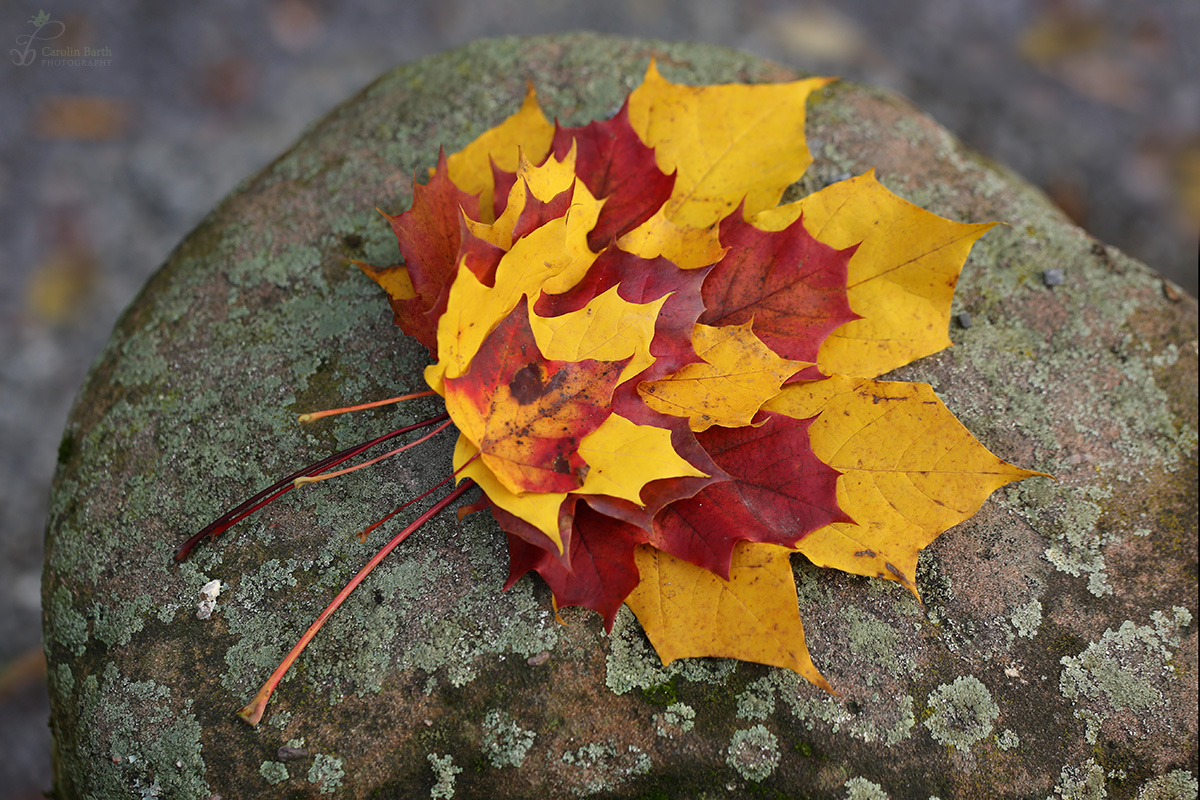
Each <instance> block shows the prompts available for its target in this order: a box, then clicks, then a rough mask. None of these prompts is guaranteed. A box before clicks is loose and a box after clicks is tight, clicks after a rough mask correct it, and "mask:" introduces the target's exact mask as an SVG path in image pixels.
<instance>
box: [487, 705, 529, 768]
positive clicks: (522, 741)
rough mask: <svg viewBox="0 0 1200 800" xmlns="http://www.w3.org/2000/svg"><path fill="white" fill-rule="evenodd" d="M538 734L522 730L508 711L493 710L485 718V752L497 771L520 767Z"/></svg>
mask: <svg viewBox="0 0 1200 800" xmlns="http://www.w3.org/2000/svg"><path fill="white" fill-rule="evenodd" d="M536 738H537V733H535V732H534V731H531V730H526V729H525V728H522V727H521V726H520V724H518V723H517V720H516V719H515V718H514V717H513V716H512V714H509V713H508V712H507V711H504V710H503V709H499V708H493V709H492V710H491V711H489V712H488V713H487V716H486V717H484V718H483V736H482V742H483V752H484V754H485V755H487V758H488V763H490V764H491V765H492V766H493V767H495V768H496V769H502V768H503V767H519V766H521V765H522V764H524V763H525V756H526V754H528V753H529V749H530V748H531V747H533V741H534V739H536Z"/></svg>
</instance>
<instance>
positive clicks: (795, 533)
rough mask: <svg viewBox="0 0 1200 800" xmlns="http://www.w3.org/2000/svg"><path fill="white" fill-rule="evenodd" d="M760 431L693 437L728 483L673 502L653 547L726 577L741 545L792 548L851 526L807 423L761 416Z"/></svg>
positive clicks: (716, 430)
mask: <svg viewBox="0 0 1200 800" xmlns="http://www.w3.org/2000/svg"><path fill="white" fill-rule="evenodd" d="M764 415H765V416H766V417H767V419H766V421H765V422H763V424H762V425H760V426H759V427H753V426H747V427H744V428H720V427H712V428H709V429H708V430H706V431H704V432H703V433H700V434H697V437H696V438H697V439H698V440H699V442H700V445H701V446H702V447H703V448H704V449H705V451H706V452H707V453H708V454H709V455H710V456H712V459H713V461H715V462H716V463H717V465H718V466H719V467H721V469H722V470H724V471H725V472H726V473H727V474H728V475H729V477H730V479H729V480H725V481H719V482H715V483H712V484H710V485H709V486H706V487H705V488H703V489H702V490H701V491H700V492H698V493H697V494H695V495H694V496H692V497H690V498H687V499H684V500H678V501H676V502H674V503H671V504H670V505H669V506H667V507H666V508H664V509H663V510H662V511H661V512H660V513H659V514H658V515H657V516H656V517H655V518H654V529H653V535H652V536H651V539H650V544H652V545H654V546H655V547H657V548H658V549H659V550H664V551H666V552H668V553H670V554H671V555H673V556H675V557H676V558H681V559H683V560H684V561H689V562H691V563H693V564H695V565H696V566H698V567H703V568H704V569H707V570H709V571H710V572H714V573H716V574H717V575H720V576H721V577H723V578H728V577H729V560H730V558H731V556H732V554H733V546H734V545H735V544H737V543H738V542H740V541H752V542H765V543H769V544H779V545H783V546H785V547H795V545H796V542H798V541H800V539H802V538H803V537H804V535H805V534H807V533H810V532H811V531H814V530H816V529H817V528H821V527H823V526H825V525H828V524H830V523H832V522H852V521H853V520H850V519H849V518H847V517H846V515H845V514H843V513H842V511H841V510H840V509H839V508H838V504H837V478H838V475H839V473H838V471H837V470H835V469H833V468H832V467H829V466H827V465H826V464H825V463H823V462H822V461H820V460H819V459H818V458H817V457H816V456H815V455H813V452H812V448H811V447H810V446H809V443H808V427H809V425H810V424H811V423H812V420H798V419H793V418H791V417H785V416H783V415H780V414H764Z"/></svg>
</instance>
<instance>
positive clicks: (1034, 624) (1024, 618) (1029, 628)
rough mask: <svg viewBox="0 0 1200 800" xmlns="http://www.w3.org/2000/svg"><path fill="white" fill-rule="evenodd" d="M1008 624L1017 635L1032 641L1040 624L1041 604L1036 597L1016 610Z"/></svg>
mask: <svg viewBox="0 0 1200 800" xmlns="http://www.w3.org/2000/svg"><path fill="white" fill-rule="evenodd" d="M1009 622H1010V623H1012V626H1013V628H1014V629H1015V630H1016V632H1017V635H1019V636H1022V637H1024V638H1026V639H1032V638H1033V637H1034V636H1036V635H1037V632H1038V627H1039V626H1040V625H1041V624H1042V602H1041V601H1040V600H1038V599H1037V598H1036V597H1035V598H1033V599H1032V600H1030V601H1029V602H1028V603H1026V604H1025V605H1023V606H1020V607H1019V608H1017V610H1016V611H1015V612H1014V613H1013V615H1012V616H1011V617H1009Z"/></svg>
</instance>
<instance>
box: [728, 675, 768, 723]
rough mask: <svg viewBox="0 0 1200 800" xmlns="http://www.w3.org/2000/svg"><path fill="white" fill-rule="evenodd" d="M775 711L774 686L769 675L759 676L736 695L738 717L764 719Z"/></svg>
mask: <svg viewBox="0 0 1200 800" xmlns="http://www.w3.org/2000/svg"><path fill="white" fill-rule="evenodd" d="M774 711H775V687H774V685H773V684H772V683H771V679H770V678H769V677H766V678H759V679H758V680H756V681H755V682H754V683H752V684H750V685H749V686H747V687H746V689H745V690H744V691H742V692H741V693H740V694H738V696H737V716H738V719H759V720H761V719H766V718H767V717H769V716H770V715H771V713H772V712H774Z"/></svg>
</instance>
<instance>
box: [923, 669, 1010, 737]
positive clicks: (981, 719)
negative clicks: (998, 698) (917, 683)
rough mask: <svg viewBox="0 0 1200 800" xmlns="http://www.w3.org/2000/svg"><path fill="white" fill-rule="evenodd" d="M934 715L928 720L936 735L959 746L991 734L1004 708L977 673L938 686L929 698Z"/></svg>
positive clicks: (927, 702) (926, 723) (930, 708)
mask: <svg viewBox="0 0 1200 800" xmlns="http://www.w3.org/2000/svg"><path fill="white" fill-rule="evenodd" d="M926 705H927V706H928V707H929V710H930V715H929V717H928V718H927V719H926V720H925V721H924V723H923V724H924V725H925V727H926V728H928V729H929V733H930V735H931V736H933V738H934V739H935V740H936V741H938V742H939V743H941V744H944V745H949V746H950V747H954V748H956V749H959V750H970V749H971V745H973V744H975V743H976V742H978V741H979V740H981V739H983V738H985V737H987V736H988V735H990V734H991V732H992V729H993V724H994V723H995V721H996V717H998V716H1000V708H999V707H998V706H997V705H996V703H995V701H994V700H992V695H991V692H989V691H988V689H987V687H986V686H984V685H983V682H982V681H980V680H979V679H978V678H976V677H975V676H974V675H960V676H959V677H957V678H955V679H954V681H953V682H952V683H944V684H942V685H940V686H938V687H937V688H936V689H934V690H933V691H932V692H931V693H930V694H929V698H928V699H927V700H926Z"/></svg>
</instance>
